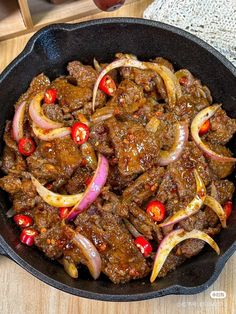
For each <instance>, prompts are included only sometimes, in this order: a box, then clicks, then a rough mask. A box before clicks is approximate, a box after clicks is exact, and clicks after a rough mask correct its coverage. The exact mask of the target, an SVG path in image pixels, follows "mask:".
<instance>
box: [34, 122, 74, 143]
mask: <svg viewBox="0 0 236 314" xmlns="http://www.w3.org/2000/svg"><path fill="white" fill-rule="evenodd" d="M32 129H33V132H34V134H35V135H36V136H37V137H38V138H39V139H40V140H43V141H52V140H54V139H55V138H60V137H64V136H66V135H69V134H70V133H71V128H70V127H64V128H58V129H52V130H47V129H41V128H39V127H38V126H37V125H36V124H35V123H34V122H33V124H32Z"/></svg>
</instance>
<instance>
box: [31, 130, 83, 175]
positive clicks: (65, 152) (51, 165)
mask: <svg viewBox="0 0 236 314" xmlns="http://www.w3.org/2000/svg"><path fill="white" fill-rule="evenodd" d="M81 160H82V157H81V153H80V151H79V149H78V147H77V145H76V144H75V143H74V141H73V140H72V139H71V138H70V137H69V136H67V137H64V138H58V139H55V140H53V141H51V142H45V141H44V142H43V141H42V142H40V143H39V145H38V146H37V148H36V150H35V152H34V153H33V154H32V155H31V156H30V157H28V158H27V165H28V168H29V171H30V172H31V173H32V174H33V176H35V177H36V178H38V179H44V180H46V181H52V180H57V179H59V178H69V177H70V176H71V175H72V173H73V172H74V171H75V169H76V168H77V167H78V166H79V164H80V163H81Z"/></svg>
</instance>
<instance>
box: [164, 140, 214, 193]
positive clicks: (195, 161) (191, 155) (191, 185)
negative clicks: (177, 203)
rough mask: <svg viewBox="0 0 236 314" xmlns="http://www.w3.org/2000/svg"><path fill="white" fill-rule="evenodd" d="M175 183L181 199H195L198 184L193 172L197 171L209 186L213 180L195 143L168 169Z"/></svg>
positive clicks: (189, 145) (189, 144)
mask: <svg viewBox="0 0 236 314" xmlns="http://www.w3.org/2000/svg"><path fill="white" fill-rule="evenodd" d="M167 168H168V170H169V173H170V174H171V176H172V179H173V181H174V182H175V183H176V185H177V188H178V193H179V196H180V197H189V198H193V197H194V196H195V194H196V183H195V179H194V174H193V170H194V169H196V170H197V171H198V173H199V175H200V176H201V178H202V180H203V181H204V183H205V185H206V186H207V185H208V184H209V183H210V180H211V179H212V176H211V171H210V169H209V167H208V164H207V162H206V160H205V157H204V156H203V154H202V151H201V150H200V149H199V148H198V147H197V146H196V144H195V143H194V142H188V143H187V145H186V147H185V149H184V151H183V153H182V156H181V158H180V159H179V160H177V161H175V162H173V163H171V164H170V165H169V166H168V167H167Z"/></svg>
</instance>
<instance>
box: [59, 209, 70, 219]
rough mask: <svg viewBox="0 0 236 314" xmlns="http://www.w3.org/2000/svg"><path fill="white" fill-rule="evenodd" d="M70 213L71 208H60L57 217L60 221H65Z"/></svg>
mask: <svg viewBox="0 0 236 314" xmlns="http://www.w3.org/2000/svg"><path fill="white" fill-rule="evenodd" d="M70 211H71V207H60V208H59V215H60V218H61V219H65V218H66V217H67V216H68V214H69V212H70Z"/></svg>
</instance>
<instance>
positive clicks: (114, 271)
mask: <svg viewBox="0 0 236 314" xmlns="http://www.w3.org/2000/svg"><path fill="white" fill-rule="evenodd" d="M75 223H76V225H77V231H78V232H80V233H81V234H82V235H84V236H86V237H87V238H89V239H90V240H91V241H92V242H93V244H94V245H95V246H96V248H97V249H98V251H99V253H100V256H101V259H102V271H103V273H104V274H106V275H107V276H108V277H109V279H110V280H111V281H113V282H114V283H124V282H128V281H129V280H131V279H138V278H142V277H145V276H146V275H147V273H148V272H149V271H150V270H149V268H148V266H147V263H146V261H145V258H144V257H143V256H142V254H141V252H140V251H139V249H138V248H137V247H136V245H135V244H134V241H133V240H132V238H131V236H130V235H129V233H128V232H127V231H126V229H125V227H124V225H123V223H122V221H121V219H120V218H118V217H117V216H116V215H114V214H112V213H107V212H103V211H100V212H97V211H95V212H94V210H91V211H90V210H88V211H87V213H82V214H81V215H78V216H77V218H76V220H75Z"/></svg>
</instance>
